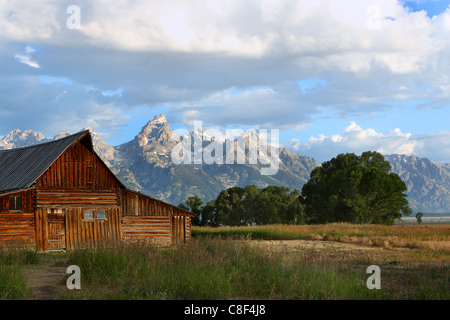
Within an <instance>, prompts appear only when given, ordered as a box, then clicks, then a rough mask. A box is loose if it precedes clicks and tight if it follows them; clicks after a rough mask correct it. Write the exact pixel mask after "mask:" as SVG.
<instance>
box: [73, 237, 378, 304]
mask: <svg viewBox="0 0 450 320" xmlns="http://www.w3.org/2000/svg"><path fill="white" fill-rule="evenodd" d="M70 263H72V264H76V265H78V266H79V267H80V268H81V270H83V271H82V272H83V273H82V279H83V287H82V290H81V292H71V293H70V294H69V295H68V296H67V297H66V298H68V299H70V298H86V299H169V300H179V299H193V300H204V299H209V300H226V299H277V300H278V299H370V298H375V297H377V293H375V292H373V291H370V290H368V289H367V287H366V286H365V281H364V279H363V278H362V277H360V275H358V274H355V273H353V272H349V271H346V272H343V271H342V270H340V269H338V268H337V267H333V266H330V265H327V264H325V263H304V262H302V261H301V259H299V260H297V261H290V262H286V260H285V259H283V258H282V257H281V256H278V255H276V254H274V253H269V252H267V251H265V250H259V249H257V248H255V247H251V246H248V245H245V244H243V243H240V242H236V241H223V240H217V239H216V240H213V239H210V238H202V239H193V240H192V241H191V242H190V243H188V244H186V245H182V246H179V247H174V248H167V249H161V248H159V249H158V248H152V247H148V246H134V247H116V248H111V249H97V250H78V251H75V252H73V253H71V254H70Z"/></svg>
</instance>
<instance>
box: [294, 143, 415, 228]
mask: <svg viewBox="0 0 450 320" xmlns="http://www.w3.org/2000/svg"><path fill="white" fill-rule="evenodd" d="M390 169H391V167H390V164H389V162H388V161H386V160H385V159H384V157H383V156H382V155H381V154H379V153H377V152H370V151H367V152H364V153H363V154H362V155H361V156H357V155H355V154H353V153H347V154H339V155H338V156H337V157H336V158H333V159H331V160H330V161H327V162H324V163H323V164H322V166H321V167H317V168H315V169H314V170H313V171H312V173H311V177H310V180H309V181H308V182H307V183H306V184H305V185H304V186H303V188H302V193H301V195H302V200H303V204H304V205H305V215H306V217H307V220H308V222H309V223H313V224H320V223H333V222H350V223H358V224H393V223H394V221H395V219H398V218H401V217H402V214H403V215H410V214H411V209H410V208H409V205H408V201H407V196H406V194H405V193H404V192H406V190H407V188H406V185H405V183H404V182H403V181H402V180H401V179H400V177H399V176H398V175H397V174H394V173H389V171H390Z"/></svg>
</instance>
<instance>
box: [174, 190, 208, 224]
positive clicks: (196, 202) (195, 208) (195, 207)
mask: <svg viewBox="0 0 450 320" xmlns="http://www.w3.org/2000/svg"><path fill="white" fill-rule="evenodd" d="M202 205H203V201H202V199H200V198H199V197H197V196H194V197H189V198H188V199H187V200H186V201H185V202H184V204H183V203H180V204H179V205H178V207H180V208H182V209H185V210H189V211H191V212H192V213H195V216H194V217H193V218H192V220H191V222H192V224H193V225H194V226H200V225H202V224H201V220H202V219H201V211H202V210H201V208H200V207H201V206H202Z"/></svg>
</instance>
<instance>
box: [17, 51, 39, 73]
mask: <svg viewBox="0 0 450 320" xmlns="http://www.w3.org/2000/svg"><path fill="white" fill-rule="evenodd" d="M35 51H36V50H35V49H33V48H31V47H29V46H27V47H26V48H25V54H24V55H23V54H16V55H15V56H14V58H15V59H16V60H17V61H19V62H20V63H23V64H26V65H27V66H30V67H32V68H36V69H39V68H40V66H39V64H38V63H37V62H36V61H33V60H31V55H32V54H33V53H34V52H35Z"/></svg>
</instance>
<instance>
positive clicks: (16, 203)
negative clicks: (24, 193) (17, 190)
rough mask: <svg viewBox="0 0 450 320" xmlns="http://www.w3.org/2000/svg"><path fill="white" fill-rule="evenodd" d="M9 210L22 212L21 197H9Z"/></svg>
mask: <svg viewBox="0 0 450 320" xmlns="http://www.w3.org/2000/svg"><path fill="white" fill-rule="evenodd" d="M9 210H10V211H20V210H22V197H20V196H10V197H9Z"/></svg>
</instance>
